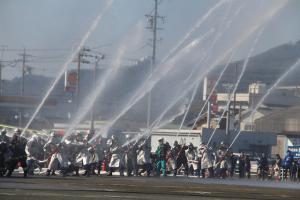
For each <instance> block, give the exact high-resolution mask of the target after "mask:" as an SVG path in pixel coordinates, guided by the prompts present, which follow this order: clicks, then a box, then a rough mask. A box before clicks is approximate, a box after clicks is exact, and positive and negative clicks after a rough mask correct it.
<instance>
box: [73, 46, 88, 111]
mask: <svg viewBox="0 0 300 200" xmlns="http://www.w3.org/2000/svg"><path fill="white" fill-rule="evenodd" d="M89 51H90V49H89V48H85V47H83V48H82V49H81V50H80V51H79V53H78V60H77V61H78V63H77V83H76V105H77V107H78V106H79V103H80V67H81V64H89V63H90V62H89V61H87V60H84V59H83V57H86V56H87V54H86V52H89Z"/></svg>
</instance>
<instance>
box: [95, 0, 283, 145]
mask: <svg viewBox="0 0 300 200" xmlns="http://www.w3.org/2000/svg"><path fill="white" fill-rule="evenodd" d="M287 2H288V0H282V1H280V3H277V4H276V5H275V6H274V8H272V9H270V11H269V12H265V13H264V15H262V16H259V18H257V19H256V20H255V21H256V22H257V23H256V24H254V25H253V26H251V27H250V28H249V29H247V30H245V32H244V34H242V36H241V37H240V38H239V39H238V40H237V41H236V42H235V43H234V44H233V45H232V47H231V48H229V49H227V51H226V52H224V54H223V56H221V57H219V58H218V59H216V60H215V62H213V63H212V64H211V65H210V67H209V68H207V70H206V73H204V74H207V72H208V71H209V70H210V69H211V68H212V67H214V66H216V65H218V64H219V63H220V62H221V61H222V60H223V59H224V58H225V57H227V56H228V54H229V53H230V52H231V51H232V50H233V49H236V47H238V46H240V44H241V43H243V42H244V40H246V39H247V38H248V37H249V36H251V35H252V34H253V33H254V32H255V31H256V30H257V29H259V28H260V27H261V25H263V24H265V23H266V22H268V21H269V20H270V19H271V18H272V17H273V16H274V15H275V14H276V13H277V12H278V11H279V10H280V9H281V8H283V7H284V6H285V5H286V4H287ZM153 85H154V84H153ZM193 85H194V84H192V86H193ZM149 88H152V87H149ZM189 89H190V88H187V90H189ZM146 93H147V91H144V92H142V93H138V94H139V95H138V96H137V97H138V98H137V99H136V100H135V101H132V102H131V103H130V104H129V105H128V106H127V107H125V108H124V109H123V110H122V111H121V112H120V114H119V115H118V116H117V117H116V118H114V119H113V120H112V122H111V123H110V124H109V125H108V126H106V127H105V129H104V131H108V130H109V129H110V128H111V127H112V125H113V124H114V123H115V122H116V121H117V120H118V119H119V118H120V117H121V116H123V115H124V114H125V113H126V112H127V111H128V110H129V109H130V108H131V107H132V106H133V105H134V104H135V103H136V102H138V101H139V100H140V99H141V98H142V97H143V96H144V95H145V94H146ZM94 139H95V138H94Z"/></svg>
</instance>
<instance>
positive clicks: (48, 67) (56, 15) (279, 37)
mask: <svg viewBox="0 0 300 200" xmlns="http://www.w3.org/2000/svg"><path fill="white" fill-rule="evenodd" d="M158 1H159V2H160V4H159V14H160V15H162V16H166V20H165V23H160V27H163V30H161V31H159V38H162V40H161V41H160V42H159V45H158V57H162V56H163V55H164V54H165V53H166V52H167V51H168V50H169V49H170V48H171V47H172V46H173V45H174V44H175V43H176V42H177V41H178V40H179V39H180V38H181V37H182V36H183V35H184V34H185V33H186V31H187V30H189V29H190V28H191V27H192V25H193V24H194V23H195V22H196V21H197V19H199V18H200V17H201V16H203V15H204V14H205V12H206V11H207V10H208V9H209V8H211V7H212V6H213V5H214V4H216V2H218V0H158ZM244 1H251V0H244ZM272 1H273V0H265V2H268V3H270V4H271V3H272ZM104 2H105V1H104V0H84V1H83V0H0V45H4V46H3V47H5V48H8V50H7V51H2V52H0V53H1V54H0V56H1V57H0V58H1V59H2V60H14V59H19V58H20V57H19V56H18V53H21V52H19V51H17V50H18V49H22V48H26V49H28V51H27V52H28V53H29V54H31V55H33V56H37V58H39V57H43V58H40V59H41V61H40V63H38V61H36V62H34V59H35V57H33V58H32V59H33V62H32V63H29V65H31V66H32V67H35V68H38V69H36V73H39V74H41V73H45V74H53V73H54V72H55V71H56V70H55V68H56V69H57V68H58V67H60V66H61V65H62V64H63V61H65V60H66V57H67V56H68V55H70V53H71V52H70V50H69V51H68V49H71V48H74V47H75V46H76V44H78V42H79V40H80V39H81V37H82V36H83V35H84V34H85V32H86V31H87V29H88V27H89V26H90V24H91V23H92V21H93V20H94V19H95V17H96V16H97V14H99V12H100V11H101V10H102V8H103V5H104ZM153 5H154V1H153V0H115V2H114V4H113V5H112V9H111V10H109V12H108V13H106V14H105V15H104V18H103V21H101V22H100V24H99V27H98V29H97V30H96V31H95V32H94V33H93V35H92V37H91V38H90V39H89V40H88V42H87V45H89V46H91V47H99V46H100V47H101V46H102V47H101V48H100V47H99V48H98V49H97V50H98V51H100V52H103V53H106V54H108V57H109V55H111V54H112V52H113V51H114V50H115V48H116V47H117V46H118V42H119V41H120V40H121V39H122V35H124V34H125V33H126V32H128V30H129V29H131V28H132V27H133V26H134V25H135V24H136V23H137V22H138V21H139V20H141V19H143V20H144V22H145V27H146V26H147V24H146V23H147V21H146V19H145V14H150V13H151V11H152V10H153ZM224 10H225V8H224V9H222V8H221V9H220V10H219V11H218V12H224ZM299 19H300V1H299V0H290V1H289V3H288V5H287V6H286V7H285V8H284V9H283V10H282V11H281V12H280V13H279V14H278V15H276V16H275V17H274V18H273V20H272V21H271V22H270V23H269V24H268V26H267V28H266V30H265V32H264V34H263V36H262V38H261V42H260V44H259V45H258V47H257V48H256V53H259V52H262V51H264V50H267V49H269V48H271V47H274V46H277V45H279V44H283V43H287V42H294V41H297V40H300V23H299ZM148 36H149V38H150V33H149V35H148ZM147 42H148V41H147V40H145V41H144V43H142V44H141V47H140V49H137V50H133V52H132V55H131V56H130V58H139V57H143V56H149V55H150V52H151V47H150V46H146V45H145V44H146V43H147ZM0 48H1V46H0ZM32 49H65V50H57V51H37V50H36V51H33V50H32ZM239 57H243V54H242V55H239ZM130 58H128V59H130ZM34 71H35V70H34ZM20 74H21V72H20V63H18V64H17V65H16V67H15V68H11V67H5V69H4V72H3V75H2V76H3V78H4V79H11V78H13V77H15V76H19V75H20Z"/></svg>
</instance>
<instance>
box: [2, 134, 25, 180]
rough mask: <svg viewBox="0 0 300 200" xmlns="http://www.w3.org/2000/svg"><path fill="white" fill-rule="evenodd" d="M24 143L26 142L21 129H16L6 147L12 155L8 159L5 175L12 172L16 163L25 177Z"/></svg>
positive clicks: (9, 174)
mask: <svg viewBox="0 0 300 200" xmlns="http://www.w3.org/2000/svg"><path fill="white" fill-rule="evenodd" d="M26 143H27V141H26V139H25V138H23V137H22V136H21V130H20V129H16V130H15V132H14V135H13V137H12V140H11V142H10V144H9V147H8V148H9V149H10V150H11V152H12V157H11V159H10V160H9V161H8V167H7V168H8V172H7V175H6V176H7V177H11V175H12V172H13V171H14V169H15V168H16V167H17V166H18V163H19V164H20V165H21V167H22V168H23V171H24V173H23V176H24V178H25V177H27V173H28V169H27V163H26V160H27V155H26V152H25V147H26Z"/></svg>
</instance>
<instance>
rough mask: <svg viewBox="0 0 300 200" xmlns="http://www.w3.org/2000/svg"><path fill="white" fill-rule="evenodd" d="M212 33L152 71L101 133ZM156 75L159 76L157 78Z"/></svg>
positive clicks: (212, 31)
mask: <svg viewBox="0 0 300 200" xmlns="http://www.w3.org/2000/svg"><path fill="white" fill-rule="evenodd" d="M212 33H214V29H210V30H209V31H207V32H206V33H205V34H204V35H203V36H201V37H199V38H197V39H195V40H193V41H192V42H191V43H189V44H188V45H187V46H186V47H185V48H183V49H181V51H180V53H179V56H177V57H176V58H172V59H170V60H169V61H168V62H166V63H165V65H164V66H165V67H164V68H163V70H162V71H159V70H158V68H156V69H154V72H153V73H152V75H150V76H149V77H148V78H147V80H146V81H145V82H144V83H143V84H142V85H141V86H140V87H139V88H138V89H137V91H136V92H135V94H134V95H133V96H132V98H131V99H130V100H129V102H128V104H126V106H125V107H124V108H123V109H122V110H121V112H120V113H119V114H118V115H117V116H115V117H113V120H112V121H111V122H110V123H109V124H108V125H107V126H106V127H104V128H103V130H102V131H103V132H104V133H106V132H107V131H108V130H109V129H110V128H111V127H112V126H113V125H114V124H115V123H116V122H117V121H118V120H119V119H120V118H121V117H122V116H123V115H124V114H125V113H126V112H127V111H128V110H129V109H130V108H131V107H132V106H133V105H135V104H136V103H137V102H138V101H139V100H140V99H142V98H143V97H144V95H145V94H147V92H149V91H150V90H151V89H152V88H153V87H154V86H155V84H156V83H157V82H158V81H159V80H161V78H163V77H164V76H166V75H167V74H168V72H169V71H170V70H171V69H172V68H173V67H174V66H175V63H176V61H177V60H179V59H181V58H182V57H184V56H185V55H186V54H188V53H189V52H190V51H191V50H193V49H194V48H195V47H197V46H198V45H199V44H200V43H201V42H202V41H203V40H204V39H206V38H207V37H208V36H210V35H211V34H212ZM157 74H159V76H157ZM98 136H99V134H96V135H95V136H94V137H93V138H91V140H90V142H91V141H93V140H94V139H95V138H96V137H98Z"/></svg>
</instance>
